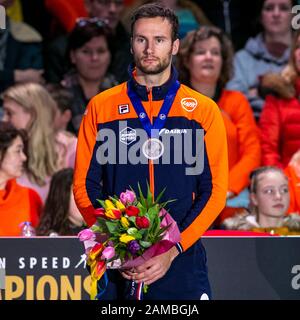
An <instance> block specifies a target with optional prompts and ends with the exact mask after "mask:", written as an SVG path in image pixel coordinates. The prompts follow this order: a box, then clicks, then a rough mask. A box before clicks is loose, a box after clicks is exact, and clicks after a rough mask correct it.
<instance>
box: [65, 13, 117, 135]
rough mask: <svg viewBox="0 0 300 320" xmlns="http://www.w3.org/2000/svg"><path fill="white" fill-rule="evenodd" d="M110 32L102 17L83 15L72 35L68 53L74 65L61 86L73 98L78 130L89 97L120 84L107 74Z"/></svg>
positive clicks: (73, 119) (75, 121)
mask: <svg viewBox="0 0 300 320" xmlns="http://www.w3.org/2000/svg"><path fill="white" fill-rule="evenodd" d="M108 32H109V31H108V29H107V26H106V24H105V23H104V22H103V21H102V20H99V19H97V18H96V19H95V18H92V19H90V18H87V19H84V18H82V19H80V20H78V21H77V23H76V26H75V28H74V30H73V31H72V32H71V34H70V36H69V44H68V50H67V53H68V56H69V59H70V62H71V64H72V67H71V70H70V71H69V72H68V73H67V74H65V76H64V79H63V80H62V85H63V86H64V87H65V88H67V89H69V91H70V92H71V93H72V95H73V97H74V99H73V104H72V108H71V111H72V119H71V123H72V129H73V132H75V133H77V131H78V130H79V126H80V123H81V119H82V116H83V114H84V111H85V108H86V106H87V104H88V102H89V100H90V99H91V98H92V97H93V96H95V95H96V94H98V93H99V92H101V91H104V90H106V89H109V88H111V87H112V86H114V85H116V84H117V82H116V80H115V78H114V76H113V75H112V74H110V73H107V70H108V66H109V64H110V60H111V54H110V51H109V48H108V41H107V36H108Z"/></svg>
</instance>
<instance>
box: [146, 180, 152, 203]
mask: <svg viewBox="0 0 300 320" xmlns="http://www.w3.org/2000/svg"><path fill="white" fill-rule="evenodd" d="M152 204H153V195H152V193H151V191H150V186H149V183H148V181H147V205H148V208H149V207H150V206H151V205H152Z"/></svg>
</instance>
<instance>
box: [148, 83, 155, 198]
mask: <svg viewBox="0 0 300 320" xmlns="http://www.w3.org/2000/svg"><path fill="white" fill-rule="evenodd" d="M148 100H149V107H150V108H149V119H150V122H151V124H153V110H152V89H148ZM148 164H149V178H150V182H149V184H150V191H151V193H152V195H153V201H154V163H153V160H150V159H149V162H148Z"/></svg>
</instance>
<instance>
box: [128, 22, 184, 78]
mask: <svg viewBox="0 0 300 320" xmlns="http://www.w3.org/2000/svg"><path fill="white" fill-rule="evenodd" d="M131 41H132V43H131V45H132V53H133V57H134V61H135V64H136V67H137V68H138V69H139V70H140V71H141V72H143V73H144V74H159V73H162V72H163V71H165V70H166V69H167V68H168V67H169V66H170V64H171V60H172V55H175V54H176V53H177V52H178V48H179V40H175V41H174V42H173V41H172V26H171V24H170V22H169V21H168V20H167V19H164V18H161V17H156V18H142V19H139V20H137V21H136V23H135V25H134V29H133V35H132V40H131Z"/></svg>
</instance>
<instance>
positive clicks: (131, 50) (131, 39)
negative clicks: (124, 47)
mask: <svg viewBox="0 0 300 320" xmlns="http://www.w3.org/2000/svg"><path fill="white" fill-rule="evenodd" d="M132 42H133V38H132V37H130V53H131V54H133V49H132Z"/></svg>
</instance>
